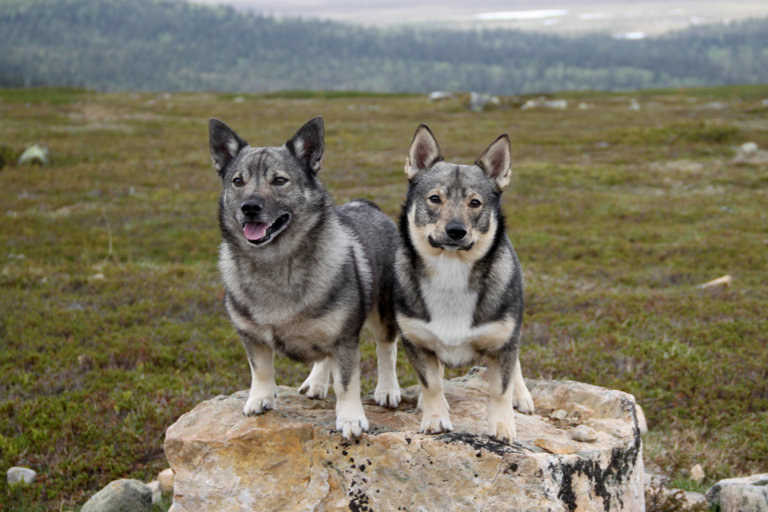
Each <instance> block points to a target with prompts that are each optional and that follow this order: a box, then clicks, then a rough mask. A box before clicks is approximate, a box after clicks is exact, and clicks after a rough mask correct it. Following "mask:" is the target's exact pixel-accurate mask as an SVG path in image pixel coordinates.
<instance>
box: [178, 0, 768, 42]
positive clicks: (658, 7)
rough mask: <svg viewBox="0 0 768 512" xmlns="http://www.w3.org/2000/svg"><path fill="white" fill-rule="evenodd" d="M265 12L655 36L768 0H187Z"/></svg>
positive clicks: (763, 8)
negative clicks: (725, 0) (724, 0)
mask: <svg viewBox="0 0 768 512" xmlns="http://www.w3.org/2000/svg"><path fill="white" fill-rule="evenodd" d="M188 1H194V2H196V3H205V4H213V5H216V4H228V5H233V6H235V7H238V8H243V9H250V10H253V11H256V12H259V13H262V14H265V15H271V16H283V17H303V18H320V19H332V20H337V21H343V22H349V23H359V24H366V25H392V24H403V23H407V24H412V23H419V24H430V25H435V26H445V27H456V28H467V27H476V26H488V27H491V26H493V27H498V26H503V27H509V28H520V29H524V30H542V31H547V32H574V31H578V32H581V31H589V30H603V31H609V32H614V33H617V32H621V33H627V32H634V33H648V34H656V33H661V32H664V31H667V30H674V29H681V28H686V27H689V26H691V25H696V24H702V23H716V22H723V21H733V20H738V19H742V18H746V17H757V16H759V17H768V1H766V0H733V1H729V2H723V1H722V0H639V1H626V0H624V1H621V0H559V1H553V0H537V1H536V2H533V1H530V0H528V1H521V0H477V1H473V2H466V1H459V0H439V1H438V0H421V1H408V0H389V1H387V0H373V1H362V0H328V1H322V2H319V1H312V0H188Z"/></svg>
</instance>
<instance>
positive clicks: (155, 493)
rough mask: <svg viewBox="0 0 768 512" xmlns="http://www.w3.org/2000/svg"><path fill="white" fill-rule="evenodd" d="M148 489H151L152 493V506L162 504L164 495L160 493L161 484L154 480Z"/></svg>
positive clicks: (148, 485)
mask: <svg viewBox="0 0 768 512" xmlns="http://www.w3.org/2000/svg"><path fill="white" fill-rule="evenodd" d="M147 487H149V490H150V491H152V504H153V505H158V504H160V501H161V500H162V499H163V493H162V492H161V491H160V482H158V481H157V480H154V481H152V482H149V483H148V484H147Z"/></svg>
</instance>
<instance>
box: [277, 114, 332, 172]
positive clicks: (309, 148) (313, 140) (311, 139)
mask: <svg viewBox="0 0 768 512" xmlns="http://www.w3.org/2000/svg"><path fill="white" fill-rule="evenodd" d="M285 146H286V147H287V148H288V151H290V152H291V154H292V155H293V156H295V157H296V158H298V159H299V160H300V161H302V162H304V163H306V164H307V167H309V168H310V169H311V170H312V171H313V172H314V173H315V174H317V172H318V171H319V170H320V166H321V164H322V160H323V151H324V150H325V139H324V135H323V118H322V117H321V116H317V117H314V118H312V119H310V120H309V121H307V123H306V124H305V125H304V126H302V127H301V128H299V131H297V132H296V134H295V135H294V136H293V137H292V138H291V139H290V140H289V141H287V142H286V143H285Z"/></svg>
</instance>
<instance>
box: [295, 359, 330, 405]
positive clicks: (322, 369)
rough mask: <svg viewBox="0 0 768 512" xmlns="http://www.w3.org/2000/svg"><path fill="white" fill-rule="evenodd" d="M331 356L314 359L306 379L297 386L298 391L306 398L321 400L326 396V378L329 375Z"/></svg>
mask: <svg viewBox="0 0 768 512" xmlns="http://www.w3.org/2000/svg"><path fill="white" fill-rule="evenodd" d="M331 366H332V364H331V358H330V357H326V358H325V359H322V360H320V361H315V363H314V364H313V365H312V371H311V372H309V376H308V377H307V380H305V381H304V382H303V383H302V385H301V386H300V387H299V393H301V394H303V395H307V397H308V398H315V399H318V400H323V399H324V398H325V397H326V396H328V378H329V377H330V376H331Z"/></svg>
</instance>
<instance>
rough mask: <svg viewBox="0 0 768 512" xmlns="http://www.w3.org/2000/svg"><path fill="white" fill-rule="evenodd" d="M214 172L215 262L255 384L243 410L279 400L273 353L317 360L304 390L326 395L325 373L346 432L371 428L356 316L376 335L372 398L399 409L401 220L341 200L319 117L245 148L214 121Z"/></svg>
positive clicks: (361, 203)
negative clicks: (327, 164) (324, 180)
mask: <svg viewBox="0 0 768 512" xmlns="http://www.w3.org/2000/svg"><path fill="white" fill-rule="evenodd" d="M210 149H211V157H212V159H213V165H214V167H215V168H216V170H217V171H218V173H219V176H220V177H221V181H222V185H223V191H222V194H221V198H220V200H219V225H220V228H221V234H222V238H223V243H222V244H221V251H220V258H219V267H220V269H221V274H222V276H223V279H224V284H225V286H226V307H227V311H228V313H229V316H230V318H231V319H232V323H233V324H234V326H235V328H236V329H237V332H238V333H239V334H240V338H241V340H242V342H243V345H244V346H245V350H246V352H247V354H248V362H249V364H250V367H251V390H250V394H249V396H248V401H247V402H246V404H245V407H244V409H243V412H244V413H245V414H246V415H252V414H261V413H263V412H265V411H266V410H268V409H272V408H274V407H275V400H276V395H275V391H276V387H275V378H274V367H273V362H272V360H273V351H274V350H277V351H279V352H281V353H283V354H285V355H287V356H288V357H290V358H292V359H294V360H297V361H312V362H314V363H315V364H314V366H313V368H312V372H311V373H310V375H309V377H308V378H307V379H306V381H305V382H304V383H303V384H302V386H301V388H300V391H301V392H303V393H306V394H307V395H308V396H310V397H313V398H325V396H326V394H327V392H328V380H329V376H330V374H331V372H332V373H333V384H334V390H335V393H336V397H337V402H336V428H337V429H338V430H339V431H341V434H342V436H343V437H344V438H345V439H349V438H350V437H357V436H359V435H360V434H361V433H362V432H364V431H366V430H367V429H368V420H367V419H366V417H365V412H364V410H363V404H362V402H361V400H360V351H359V347H358V338H359V334H360V330H361V329H362V328H363V324H364V323H365V322H366V321H368V325H369V326H370V328H371V330H372V331H373V333H374V336H375V337H376V341H377V346H376V353H377V356H378V383H377V387H376V391H375V394H374V397H375V400H376V402H377V403H378V404H380V405H382V406H387V407H397V405H398V404H399V403H400V387H399V385H398V382H397V375H396V373H395V363H396V357H397V345H396V334H397V328H396V325H395V322H394V312H393V308H392V286H393V281H394V277H393V266H394V252H395V248H396V247H397V246H398V245H399V235H398V231H397V226H396V225H395V224H394V222H392V221H391V220H390V219H389V218H388V217H387V216H386V215H385V214H384V213H383V212H382V211H381V210H380V209H379V208H378V207H377V206H376V205H375V204H373V203H371V202H369V201H364V200H356V201H352V202H350V203H348V204H345V205H343V206H340V207H334V206H333V200H332V199H331V196H330V195H329V194H328V192H327V191H326V190H325V188H324V187H323V186H322V184H321V183H320V181H319V180H318V178H317V173H318V171H319V170H320V164H321V160H322V156H323V149H324V139H323V120H322V118H321V117H316V118H314V119H312V120H310V121H309V122H307V123H306V124H305V125H304V126H302V127H301V128H300V129H299V131H298V132H296V134H295V135H294V136H293V137H292V138H291V139H290V140H288V141H287V142H286V143H285V144H284V145H283V146H280V147H252V146H249V145H248V143H247V142H245V141H244V140H243V139H241V138H240V137H239V136H238V135H237V134H236V133H235V132H234V131H232V130H231V129H230V128H229V127H228V126H227V125H225V124H224V123H222V122H221V121H219V120H217V119H211V121H210Z"/></svg>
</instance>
